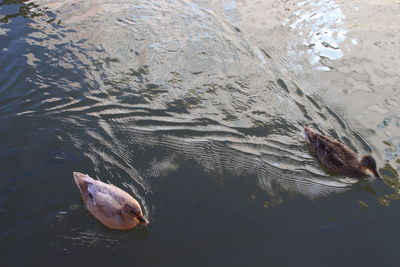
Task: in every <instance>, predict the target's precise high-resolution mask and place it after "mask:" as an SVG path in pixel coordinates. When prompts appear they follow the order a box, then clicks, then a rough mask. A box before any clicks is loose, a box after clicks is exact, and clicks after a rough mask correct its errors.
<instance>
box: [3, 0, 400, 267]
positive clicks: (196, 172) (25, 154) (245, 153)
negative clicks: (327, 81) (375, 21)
mask: <svg viewBox="0 0 400 267" xmlns="http://www.w3.org/2000/svg"><path fill="white" fill-rule="evenodd" d="M222 2H223V3H222ZM222 2H221V3H220V2H219V1H206V2H204V1H203V2H199V1H119V2H118V3H114V2H112V1H67V2H66V1H35V2H25V1H3V2H2V3H0V6H1V7H5V9H0V12H1V13H0V18H1V19H0V21H1V22H2V23H3V24H1V25H0V26H1V28H0V39H1V40H4V42H2V45H3V44H4V46H3V47H1V49H2V50H1V52H0V57H1V59H2V62H0V64H1V66H2V67H3V69H5V70H6V72H4V73H5V74H2V75H0V81H1V87H0V104H1V105H0V106H1V107H0V121H1V122H2V124H3V125H7V127H6V128H2V130H1V131H0V136H1V137H2V140H5V142H3V144H2V145H1V153H0V155H1V160H2V161H4V162H6V164H5V165H3V166H2V167H1V175H0V188H2V191H1V192H0V200H1V202H0V203H1V205H0V214H3V215H5V216H6V219H4V220H3V221H2V222H1V226H2V227H3V228H4V229H5V231H4V232H3V233H2V234H1V235H0V237H1V238H2V240H4V241H2V242H3V244H2V245H1V247H3V248H4V249H5V251H7V252H8V253H9V255H10V256H9V259H10V262H12V263H14V264H19V263H24V262H25V260H26V259H29V260H31V261H32V262H39V260H40V257H39V256H37V255H34V254H35V253H28V251H29V250H30V248H31V247H32V246H34V245H36V244H37V248H36V249H35V251H39V252H44V251H46V252H45V256H46V257H45V258H46V259H48V260H49V262H51V261H52V260H51V258H52V257H51V256H50V253H49V252H48V251H51V252H54V251H55V253H56V254H57V255H62V256H63V257H64V256H65V255H67V256H65V259H68V262H70V263H73V262H74V261H76V258H74V257H73V256H72V255H79V256H81V255H83V254H84V253H89V254H90V255H92V256H98V251H103V250H104V251H108V250H113V251H118V250H120V251H122V253H123V254H124V253H126V252H127V251H130V250H132V251H134V250H137V251H140V253H139V254H140V256H137V257H138V258H137V259H136V260H137V261H138V262H145V260H146V259H147V260H148V262H150V263H153V264H155V265H158V264H161V263H162V261H163V260H165V259H168V260H167V261H166V262H171V263H178V265H179V264H180V265H183V263H184V262H187V260H188V258H185V257H184V256H182V255H185V253H186V255H188V257H189V258H190V257H192V259H193V260H194V261H195V262H196V263H199V265H201V263H204V264H207V263H209V262H210V260H209V259H210V258H215V259H216V263H215V264H217V263H221V264H223V265H226V264H232V263H234V262H235V261H234V260H235V259H236V260H237V259H238V257H236V256H235V257H231V258H229V257H228V256H227V255H228V254H229V253H232V252H239V251H241V250H245V248H244V247H242V246H240V244H246V246H248V247H249V249H247V250H246V252H245V253H244V254H245V255H243V257H242V258H240V259H239V261H238V262H236V264H239V265H241V264H244V263H245V262H247V263H249V262H253V261H254V262H255V265H257V266H258V265H261V264H262V263H264V262H266V261H264V260H267V261H269V262H272V263H279V262H280V260H279V259H280V258H281V257H280V256H279V255H282V253H283V252H284V251H286V250H291V251H292V250H294V249H293V247H292V245H291V244H292V243H291V242H289V241H290V240H294V241H293V242H294V243H293V244H297V245H299V246H300V244H301V243H302V241H301V240H303V239H307V240H311V241H310V242H312V244H311V246H312V247H314V249H315V248H318V247H320V245H319V243H320V242H324V238H321V237H320V236H319V235H321V234H328V235H329V234H331V233H336V234H338V235H337V237H330V238H332V240H336V238H340V237H342V238H344V237H343V236H342V235H345V234H344V233H348V232H349V231H358V230H357V229H356V227H357V223H358V222H359V220H360V218H363V219H369V223H370V225H375V224H378V222H377V221H375V219H374V218H372V219H371V218H370V217H368V216H369V215H368V214H367V215H366V213H365V212H364V209H360V207H362V208H365V209H366V210H372V211H370V212H377V213H379V212H380V210H381V209H379V208H381V207H382V206H383V207H389V206H390V205H391V203H392V201H394V200H398V198H399V179H398V178H399V177H398V170H396V168H397V167H398V166H399V164H400V162H398V153H399V152H398V145H397V146H396V144H397V143H398V142H397V143H396V140H397V141H398V139H396V136H395V135H393V137H392V138H391V139H390V142H389V141H386V143H385V148H384V149H382V147H381V146H380V145H371V144H370V143H369V139H368V141H367V138H366V137H365V136H368V137H369V136H371V135H372V134H373V133H374V130H369V128H368V129H367V128H366V127H363V126H362V125H360V124H358V123H356V122H353V121H354V119H352V118H349V117H348V116H346V112H344V111H343V109H341V108H340V105H337V102H336V100H335V99H334V100H331V99H330V98H329V97H326V95H325V94H324V91H323V90H322V89H321V90H319V89H316V88H315V86H312V85H311V84H312V81H313V80H312V78H313V77H312V75H310V74H309V73H308V70H310V69H311V70H313V71H327V69H326V68H323V67H321V66H320V65H319V64H322V63H325V61H323V60H327V58H329V59H330V60H339V59H340V58H341V57H343V56H344V55H343V53H342V51H341V50H340V49H339V47H340V44H341V43H342V42H343V41H344V39H345V36H346V34H347V31H345V30H341V29H342V28H341V27H342V26H343V25H344V22H343V20H344V18H345V16H344V14H343V13H342V12H343V11H342V10H341V6H339V5H338V4H335V3H334V1H304V2H302V3H303V4H301V3H297V2H296V1H286V2H287V3H286V4H285V5H286V6H285V8H284V9H282V10H285V12H289V11H290V10H291V9H292V8H294V7H296V8H297V9H296V11H295V12H293V10H291V11H290V12H289V13H290V14H292V15H290V16H288V17H287V20H286V21H285V22H284V23H283V24H282V22H283V20H281V19H275V20H274V19H272V20H273V23H279V25H278V26H277V28H274V27H272V25H273V24H270V23H272V22H271V21H270V22H268V21H267V22H265V24H263V25H264V26H263V27H261V28H260V29H258V28H257V27H256V26H257V25H255V24H257V23H258V22H260V23H261V22H262V21H263V19H262V18H261V17H260V18H258V19H257V16H258V15H259V14H258V11H257V10H252V8H255V9H257V5H259V4H253V5H249V6H246V5H243V6H241V4H242V3H240V4H238V3H236V1H222ZM308 2H310V3H311V5H310V6H307V5H305V6H304V3H308ZM313 3H314V4H313ZM324 3H325V4H326V3H327V5H324ZM260 5H264V4H260ZM265 5H269V4H265ZM279 5H280V4H279ZM279 5H278V7H274V8H272V9H271V10H272V11H271V12H273V11H276V10H280V7H279ZM248 9H249V10H248ZM315 9H320V10H322V11H323V12H322V11H321V14H322V15H321V14H319V13H317V14H314V13H315V12H314V11H315ZM260 10H264V11H265V10H266V7H265V6H264V7H263V9H261V8H260ZM288 10H289V11H288ZM332 10H333V11H332ZM249 12H250V13H251V14H252V16H253V17H254V18H256V19H255V20H254V21H256V22H251V21H248V23H246V20H247V18H246V16H245V13H249ZM324 12H325V13H329V12H333V13H334V14H336V15H335V16H333V17H331V19H336V24H333V23H332V21H325V19H326V17H325V16H323V14H324ZM260 16H261V15H260ZM262 16H265V15H262ZM21 18H23V19H24V21H23V22H19V21H18V20H19V19H21ZM248 18H249V17H248ZM315 20H316V21H318V23H315V25H316V26H315V27H312V28H309V23H310V22H315ZM21 25H22V26H21ZM246 25H247V26H246ZM265 25H271V27H269V28H268V30H270V31H271V32H272V34H271V32H270V34H269V35H268V34H266V32H262V31H265V29H266V28H267V26H265ZM324 25H325V26H326V25H328V26H329V27H330V29H331V31H330V33H328V32H325V33H322V34H317V33H318V32H320V31H321V29H324V27H323V26H324ZM18 27H23V29H22V30H21V29H19V28H18ZM281 27H286V31H288V29H290V31H288V32H287V33H288V35H287V36H282V34H278V33H279V29H281ZM329 27H328V28H329ZM343 27H344V26H343ZM338 28H339V29H338ZM277 29H278V30H277ZM257 31H261V32H262V34H258V32H257ZM297 31H302V32H307V31H309V32H310V33H312V34H311V35H310V36H311V37H310V36H308V37H309V40H308V39H307V38H308V37H307V38H306V40H308V41H310V46H306V45H304V44H302V45H303V46H301V45H300V44H298V43H296V42H291V41H292V39H291V38H294V37H293V34H294V32H297ZM330 34H332V35H334V36H336V39H335V38H333V39H334V43H329V42H330V41H329V40H328V39H329V38H328V37H330ZM264 36H267V37H269V38H270V39H268V38H267V39H265V38H266V37H264ZM295 37H296V39H295V40H302V39H301V38H300V39H299V37H298V36H295ZM331 37H332V36H331ZM280 38H282V39H285V38H287V39H286V40H281V39H280ZM17 40H18V41H17ZM286 44H288V45H286ZM299 47H300V48H299ZM307 49H309V50H307ZM310 49H311V50H310ZM288 51H289V55H288V54H286V53H287V52H288ZM307 51H308V52H307ZM310 51H311V52H310ZM297 52H298V55H300V56H298V55H294V54H295V53H297ZM301 55H303V56H304V57H305V58H306V59H307V60H306V62H308V63H304V62H301V64H298V63H296V62H299V57H301ZM310 58H312V59H310ZM321 62H322V63H321ZM313 68H314V69H313ZM334 69H335V68H333V67H331V68H329V70H330V71H333V70H334ZM321 75H324V74H321ZM314 81H317V80H314ZM396 121H397V122H398V117H396V116H392V117H389V118H388V119H387V120H386V124H385V122H383V124H382V125H381V126H380V128H379V129H384V128H385V127H387V128H386V129H391V130H392V129H397V128H396V127H399V126H398V125H397V126H396V125H395V124H396ZM305 125H308V126H310V127H313V128H315V129H317V130H319V131H321V132H323V133H325V134H327V135H330V136H332V137H334V138H337V139H340V140H342V141H343V142H345V143H347V144H348V145H350V146H351V147H353V148H354V149H355V150H356V151H358V152H359V153H374V154H376V156H379V157H382V155H381V154H380V153H376V152H375V151H377V150H379V151H383V154H384V155H385V157H386V160H387V162H386V165H384V167H383V168H382V169H381V174H382V176H383V177H384V180H385V184H384V183H380V184H372V183H370V182H369V181H364V182H361V183H358V184H356V185H354V184H355V183H356V182H357V181H356V180H354V179H350V178H345V177H336V176H332V175H329V174H328V173H327V172H325V171H324V170H323V169H322V168H321V166H320V165H319V164H318V162H317V161H316V160H315V159H314V158H313V157H312V156H311V155H310V154H309V151H308V148H307V146H306V144H305V142H304V137H303V133H302V131H303V130H302V129H303V126H305ZM365 133H368V134H365ZM382 140H386V139H381V140H380V143H382ZM376 143H378V142H374V144H376ZM381 161H383V159H381ZM382 165H383V164H382ZM393 166H394V167H393ZM72 171H82V172H86V173H88V174H89V175H91V176H93V177H97V178H98V179H100V180H102V181H105V182H110V183H113V184H115V185H117V186H120V187H122V188H124V189H125V190H127V191H128V192H130V193H132V194H133V195H135V196H136V197H137V198H138V199H139V201H140V202H141V203H142V205H143V207H144V210H145V213H146V214H147V215H148V216H149V218H150V220H151V222H152V223H151V226H150V227H149V228H148V229H146V228H142V227H141V228H137V229H134V230H132V231H129V232H118V231H112V230H108V229H105V228H104V227H103V226H102V225H100V223H98V222H97V221H95V220H94V219H93V218H92V217H91V216H90V214H89V213H88V212H87V211H86V210H85V209H84V207H83V204H82V202H80V201H79V193H78V191H77V190H76V188H74V184H73V183H72V177H71V176H72ZM334 193H342V194H334ZM327 196H329V197H327ZM322 197H326V198H322ZM33 200H34V202H35V204H31V203H30V202H31V201H33ZM373 200H377V201H375V202H376V203H378V206H380V207H377V205H376V203H374V202H373ZM338 202H339V204H338ZM321 203H322V204H321ZM346 203H347V204H346ZM348 203H351V204H354V203H355V204H356V208H354V207H352V206H350V207H348V208H347V209H345V210H344V213H345V214H346V216H348V218H344V217H343V214H341V213H340V211H339V210H338V209H339V208H338V205H339V206H340V205H349V204H348ZM27 204H28V205H27ZM28 210H29V211H28ZM377 210H378V211H377ZM362 212H364V213H362ZM357 216H359V217H357ZM385 216H388V215H385ZM293 220H295V221H296V220H297V221H296V222H298V225H297V226H293V225H292V226H291V225H290V223H293ZM33 229H35V230H33ZM36 229H38V230H40V231H37V230H36ZM275 229H277V230H276V231H275ZM40 232H42V233H46V237H45V236H42V235H41V234H40ZM193 232H195V233H193ZM373 235H374V233H373V234H371V236H368V237H367V238H371V239H372V238H373V237H374V236H373ZM318 236H319V237H318ZM361 239H362V238H358V239H357V238H356V239H355V241H354V242H356V243H357V242H359V240H361ZM24 240H31V241H24ZM281 240H285V242H283V243H282V241H281ZM336 241H337V240H336ZM6 242H7V243H8V242H9V244H10V246H9V247H8V248H5V245H4V244H6ZM333 244H336V243H333ZM221 247H223V248H225V249H220V248H221ZM149 248H151V249H149ZM266 248H269V249H271V250H273V251H274V253H273V252H268V251H267V252H266ZM175 250H180V251H182V255H180V254H179V255H178V254H177V252H176V251H175ZM194 251H200V252H204V253H205V255H208V257H205V258H202V257H201V256H199V255H200V254H201V253H200V254H196V253H195V252H194ZM217 251H220V252H221V254H220V255H218V253H217ZM228 252H229V253H228ZM24 253H26V254H27V255H26V257H24V256H23V255H24ZM151 253H158V254H159V256H160V257H159V258H154V256H152V255H151ZM357 253H362V249H360V251H359V252H357ZM382 253H383V255H384V252H382ZM234 254H235V253H234ZM238 254H240V253H238ZM259 255H263V256H262V257H260V256H259ZM326 255H327V254H324V253H322V254H321V256H320V257H321V258H317V259H316V261H315V262H316V263H321V261H322V259H323V257H324V256H326ZM213 256H215V257H213ZM176 257H183V258H185V259H186V260H182V261H180V260H179V259H177V258H176ZM260 258H262V259H263V260H258V259H260ZM105 259H107V261H111V260H112V259H111V258H107V257H105ZM100 261H101V260H100ZM285 262H287V261H285ZM66 264H67V262H66ZM278 265H279V264H278ZM231 266H232V265H231Z"/></svg>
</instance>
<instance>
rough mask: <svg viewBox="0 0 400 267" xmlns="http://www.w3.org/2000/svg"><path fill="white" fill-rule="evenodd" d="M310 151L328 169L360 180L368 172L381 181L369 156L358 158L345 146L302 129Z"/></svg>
mask: <svg viewBox="0 0 400 267" xmlns="http://www.w3.org/2000/svg"><path fill="white" fill-rule="evenodd" d="M304 133H305V135H306V137H307V140H308V142H309V145H310V147H311V149H312V151H313V152H314V153H315V155H316V157H317V158H318V160H319V161H320V162H321V163H322V164H323V165H324V166H325V167H327V168H328V169H330V170H332V171H334V172H336V173H338V174H341V175H345V176H348V177H354V178H362V177H363V176H365V175H367V173H368V172H369V171H370V172H372V174H373V175H374V176H375V178H377V179H382V178H381V176H380V175H379V173H378V171H377V169H376V162H375V160H374V158H373V157H372V156H370V155H365V156H363V157H362V158H361V160H360V159H359V158H358V156H357V154H356V153H355V152H354V151H353V150H352V149H351V148H350V147H348V146H346V145H345V144H342V143H340V142H338V141H336V140H334V139H332V138H329V137H326V136H323V135H321V134H319V133H317V132H315V131H313V130H311V129H310V128H307V127H304Z"/></svg>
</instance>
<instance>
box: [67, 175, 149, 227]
mask: <svg viewBox="0 0 400 267" xmlns="http://www.w3.org/2000/svg"><path fill="white" fill-rule="evenodd" d="M74 180H75V183H76V185H77V186H78V188H79V190H80V191H81V195H82V199H83V201H84V202H85V204H86V207H87V209H88V210H89V212H90V213H91V214H92V215H93V216H94V217H96V219H98V220H99V221H100V222H102V223H103V224H104V225H105V226H107V227H109V228H112V229H118V230H129V229H132V228H133V227H135V226H136V225H138V224H144V225H148V224H149V221H148V220H147V219H145V218H144V217H143V212H142V209H141V207H140V205H139V202H137V200H136V199H134V198H133V197H132V196H131V195H129V194H128V193H127V192H125V191H123V190H122V189H119V188H118V187H116V186H114V185H111V184H106V183H103V182H101V181H97V180H94V179H93V178H91V177H89V176H88V175H85V174H82V173H80V172H74Z"/></svg>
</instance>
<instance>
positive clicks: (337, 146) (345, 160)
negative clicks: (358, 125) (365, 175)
mask: <svg viewBox="0 0 400 267" xmlns="http://www.w3.org/2000/svg"><path fill="white" fill-rule="evenodd" d="M315 150H316V154H317V156H318V158H319V159H320V160H321V162H322V163H323V164H324V165H325V166H326V167H328V168H330V169H332V170H334V171H337V172H341V171H342V170H343V169H344V168H346V167H347V166H349V165H354V164H356V163H355V162H357V155H356V154H355V153H354V152H353V151H352V150H351V149H350V148H348V147H347V146H346V145H344V144H342V143H340V142H338V141H336V140H333V139H330V138H328V137H325V136H321V135H318V136H317V140H316V148H315Z"/></svg>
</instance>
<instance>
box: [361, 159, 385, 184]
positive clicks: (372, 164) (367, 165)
mask: <svg viewBox="0 0 400 267" xmlns="http://www.w3.org/2000/svg"><path fill="white" fill-rule="evenodd" d="M360 167H361V168H363V169H364V170H370V171H371V172H372V174H373V175H374V176H375V178H376V179H379V180H382V178H381V176H380V175H379V173H378V171H377V169H376V161H375V160H374V158H373V157H371V156H370V155H365V156H363V157H362V159H361V162H360Z"/></svg>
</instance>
